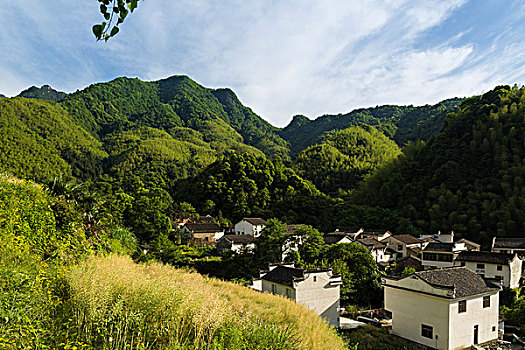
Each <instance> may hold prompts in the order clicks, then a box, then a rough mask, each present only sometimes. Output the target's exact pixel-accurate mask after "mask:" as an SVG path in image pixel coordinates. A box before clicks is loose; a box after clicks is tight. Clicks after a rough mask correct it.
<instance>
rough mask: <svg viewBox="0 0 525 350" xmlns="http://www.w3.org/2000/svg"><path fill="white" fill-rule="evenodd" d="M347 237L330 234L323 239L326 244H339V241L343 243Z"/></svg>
mask: <svg viewBox="0 0 525 350" xmlns="http://www.w3.org/2000/svg"><path fill="white" fill-rule="evenodd" d="M345 237H348V236H347V235H345V234H342V235H340V234H332V233H329V234H326V235H324V236H323V239H324V243H325V244H337V243H339V241H341V240H342V239H344V238H345ZM349 239H350V238H349ZM350 240H351V239H350Z"/></svg>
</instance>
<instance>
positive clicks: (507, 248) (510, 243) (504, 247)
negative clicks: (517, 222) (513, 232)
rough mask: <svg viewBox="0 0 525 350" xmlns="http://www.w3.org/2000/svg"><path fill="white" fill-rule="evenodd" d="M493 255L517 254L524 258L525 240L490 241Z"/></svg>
mask: <svg viewBox="0 0 525 350" xmlns="http://www.w3.org/2000/svg"><path fill="white" fill-rule="evenodd" d="M491 250H492V251H493V252H495V253H509V254H514V253H518V255H519V256H522V257H525V238H499V237H494V239H493V240H492V249H491Z"/></svg>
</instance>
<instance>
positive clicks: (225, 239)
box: [217, 235, 257, 254]
mask: <svg viewBox="0 0 525 350" xmlns="http://www.w3.org/2000/svg"><path fill="white" fill-rule="evenodd" d="M256 241H257V238H255V237H253V236H251V235H224V236H222V237H221V238H220V239H219V240H218V241H217V251H218V252H219V253H220V254H222V253H224V252H225V251H232V252H234V253H236V254H241V253H248V252H253V251H254V250H255V242H256Z"/></svg>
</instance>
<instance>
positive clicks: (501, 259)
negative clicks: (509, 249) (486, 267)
mask: <svg viewBox="0 0 525 350" xmlns="http://www.w3.org/2000/svg"><path fill="white" fill-rule="evenodd" d="M513 258H514V255H513V254H506V253H492V252H478V251H474V250H471V251H463V252H461V253H459V255H458V257H457V258H456V260H457V261H469V262H479V263H488V264H499V265H507V264H508V263H509V262H510V261H511V260H512V259H513Z"/></svg>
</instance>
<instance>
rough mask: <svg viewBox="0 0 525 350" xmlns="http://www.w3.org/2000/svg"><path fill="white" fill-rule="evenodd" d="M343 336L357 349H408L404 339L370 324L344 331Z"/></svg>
mask: <svg viewBox="0 0 525 350" xmlns="http://www.w3.org/2000/svg"><path fill="white" fill-rule="evenodd" d="M343 338H344V339H345V341H346V342H348V344H349V346H350V348H351V349H356V350H391V349H406V345H405V343H403V341H401V340H400V339H398V338H395V337H393V336H391V335H390V334H389V333H388V332H387V331H386V330H384V329H380V328H377V327H373V326H368V325H367V326H363V327H358V328H356V329H354V330H350V331H347V332H345V333H343Z"/></svg>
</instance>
